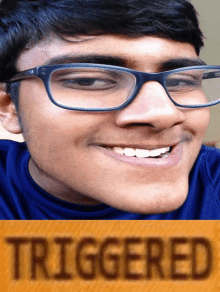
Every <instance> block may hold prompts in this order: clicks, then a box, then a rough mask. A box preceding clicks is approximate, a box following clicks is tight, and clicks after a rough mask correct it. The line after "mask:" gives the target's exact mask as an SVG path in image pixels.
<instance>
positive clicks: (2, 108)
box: [0, 83, 21, 134]
mask: <svg viewBox="0 0 220 292" xmlns="http://www.w3.org/2000/svg"><path fill="white" fill-rule="evenodd" d="M0 120H1V122H2V126H3V127H4V128H5V129H6V130H7V131H8V132H10V133H12V134H20V133H21V127H20V124H19V119H18V113H17V111H16V108H15V105H14V103H13V102H12V99H11V97H10V95H9V94H8V93H7V92H6V86H5V84H2V83H1V84H0Z"/></svg>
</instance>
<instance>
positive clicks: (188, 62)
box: [43, 54, 206, 71]
mask: <svg viewBox="0 0 220 292" xmlns="http://www.w3.org/2000/svg"><path fill="white" fill-rule="evenodd" d="M69 63H91V64H102V65H113V66H120V67H130V66H128V64H132V61H131V60H128V59H126V58H121V57H116V56H111V55H100V54H79V55H72V54H68V55H62V56H57V57H54V58H51V59H50V60H48V61H47V62H46V63H44V64H43V66H45V65H59V64H69ZM200 65H206V63H205V62H204V61H203V60H201V59H199V58H173V59H170V60H165V61H164V62H161V63H158V67H159V69H160V71H166V70H172V69H178V68H182V67H189V66H200Z"/></svg>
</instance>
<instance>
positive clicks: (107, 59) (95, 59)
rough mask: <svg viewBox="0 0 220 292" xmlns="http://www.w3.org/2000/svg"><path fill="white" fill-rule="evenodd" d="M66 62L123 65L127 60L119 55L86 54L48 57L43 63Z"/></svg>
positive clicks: (57, 63) (55, 63) (56, 63)
mask: <svg viewBox="0 0 220 292" xmlns="http://www.w3.org/2000/svg"><path fill="white" fill-rule="evenodd" d="M68 63H91V64H103V65H114V66H122V67H125V66H126V63H127V61H126V60H125V59H123V58H120V57H113V56H109V55H99V54H88V55H81V54H80V55H63V56H58V57H54V58H52V59H50V60H49V61H47V62H46V63H44V64H43V65H59V64H68Z"/></svg>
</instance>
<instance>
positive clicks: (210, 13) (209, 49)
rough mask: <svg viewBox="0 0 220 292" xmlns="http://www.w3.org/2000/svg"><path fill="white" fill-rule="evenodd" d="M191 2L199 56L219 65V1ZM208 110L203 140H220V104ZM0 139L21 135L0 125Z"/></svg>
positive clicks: (202, 0)
mask: <svg viewBox="0 0 220 292" xmlns="http://www.w3.org/2000/svg"><path fill="white" fill-rule="evenodd" d="M191 2H192V4H193V5H194V6H195V8H196V9H197V11H198V13H199V19H200V25H201V28H202V31H203V32H204V35H205V37H206V39H205V47H204V49H203V50H202V52H201V58H202V59H203V60H204V61H205V62H206V63H207V64H209V65H220V1H219V0H191ZM210 110H211V123H210V126H209V128H208V131H207V134H206V137H205V141H209V142H211V141H213V142H216V141H220V105H217V106H214V107H211V108H210ZM0 139H13V140H17V141H21V140H22V136H21V135H12V134H10V133H8V132H7V131H5V130H4V129H3V128H2V126H0ZM219 146H220V143H219ZM219 148H220V147H219Z"/></svg>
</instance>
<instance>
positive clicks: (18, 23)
mask: <svg viewBox="0 0 220 292" xmlns="http://www.w3.org/2000/svg"><path fill="white" fill-rule="evenodd" d="M51 34H55V35H57V36H58V37H61V38H62V37H63V36H65V35H67V36H69V35H71V36H79V35H102V34H119V35H126V36H131V37H139V36H143V35H151V36H158V37H163V38H168V39H171V40H175V41H180V42H187V43H190V44H192V45H193V46H194V48H195V50H196V53H197V54H199V52H200V49H201V47H202V46H203V35H202V32H201V30H200V28H199V23H198V18H197V13H196V11H195V9H194V7H193V5H192V4H191V3H190V2H189V1H187V0H166V1H165V0H2V2H1V3H0V35H1V38H0V82H4V81H5V80H7V79H10V78H11V77H12V76H13V75H14V74H15V73H16V60H17V58H18V56H19V54H20V53H21V52H22V51H23V50H25V48H26V47H27V46H28V47H32V46H34V45H35V44H37V43H38V42H40V41H41V40H43V39H45V38H47V37H48V36H49V35H51ZM9 88H11V87H9ZM15 91H16V90H15ZM12 98H13V96H12ZM14 102H16V100H14Z"/></svg>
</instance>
